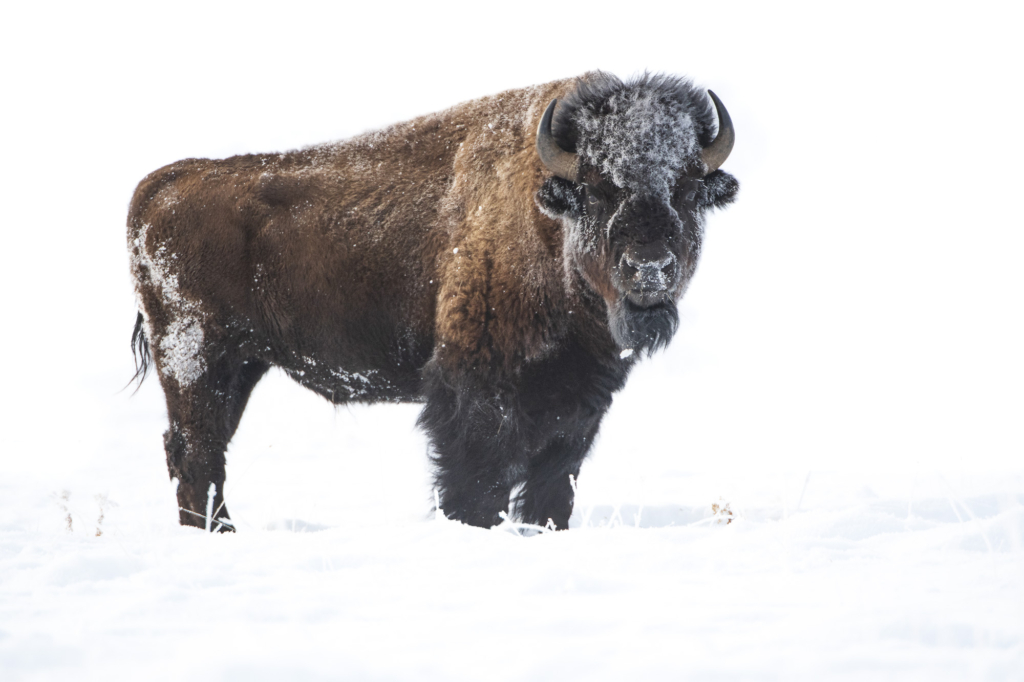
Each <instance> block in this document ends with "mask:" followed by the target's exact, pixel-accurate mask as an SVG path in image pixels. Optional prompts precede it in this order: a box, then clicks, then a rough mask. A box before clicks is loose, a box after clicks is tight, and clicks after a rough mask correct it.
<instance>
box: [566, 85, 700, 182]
mask: <svg viewBox="0 0 1024 682" xmlns="http://www.w3.org/2000/svg"><path fill="white" fill-rule="evenodd" d="M572 120H573V123H574V124H575V127H576V130H577V131H578V135H579V137H578V140H577V143H576V151H577V152H578V153H579V154H580V156H581V157H582V159H583V160H584V161H585V162H587V163H589V164H590V165H592V166H594V167H596V168H597V169H598V170H599V171H600V172H601V174H602V175H603V176H604V177H606V178H608V179H609V180H611V181H612V182H613V183H615V185H617V186H618V187H622V188H627V189H631V190H633V191H635V192H651V193H655V194H659V195H660V194H667V192H668V190H669V188H671V187H672V185H673V183H674V182H675V178H676V177H678V176H679V174H680V173H681V172H682V171H683V169H684V168H685V167H686V166H688V165H690V164H693V163H694V159H695V158H699V154H700V143H699V141H698V139H697V131H696V129H695V127H694V121H693V118H692V116H691V115H690V112H689V110H688V107H687V103H686V102H684V101H680V100H679V99H678V98H677V97H676V96H673V95H672V94H671V93H670V92H668V91H666V90H665V89H664V88H663V87H661V84H660V83H659V82H657V81H655V82H653V83H652V82H641V83H638V84H636V85H633V86H627V87H623V88H621V89H619V90H618V91H617V92H614V93H613V94H612V95H611V96H610V97H608V98H607V100H605V102H604V103H603V106H602V107H601V110H600V111H593V110H591V109H589V108H585V107H584V108H580V109H577V110H576V111H575V112H574V114H573V118H572Z"/></svg>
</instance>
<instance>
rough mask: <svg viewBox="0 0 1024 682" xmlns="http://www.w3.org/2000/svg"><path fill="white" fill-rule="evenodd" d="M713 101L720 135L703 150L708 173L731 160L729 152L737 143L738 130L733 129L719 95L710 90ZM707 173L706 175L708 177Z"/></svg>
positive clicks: (702, 153) (702, 155)
mask: <svg viewBox="0 0 1024 682" xmlns="http://www.w3.org/2000/svg"><path fill="white" fill-rule="evenodd" d="M708 94H709V95H711V101H713V102H714V103H715V110H716V111H717V112H718V135H716V136H715V139H714V140H713V141H712V142H711V144H709V145H708V146H707V147H704V149H703V150H701V153H700V157H701V159H703V160H704V165H706V166H707V167H708V171H707V172H708V173H711V172H713V171H716V170H718V169H719V168H720V167H721V165H722V164H723V163H725V160H726V159H728V158H729V152H731V151H732V146H733V144H734V143H735V142H736V129H735V128H733V127H732V119H731V118H729V112H728V111H727V110H726V108H725V105H724V104H722V100H720V99H718V95H716V94H715V93H713V92H712V91H710V90H708ZM706 174H707V173H705V175H706Z"/></svg>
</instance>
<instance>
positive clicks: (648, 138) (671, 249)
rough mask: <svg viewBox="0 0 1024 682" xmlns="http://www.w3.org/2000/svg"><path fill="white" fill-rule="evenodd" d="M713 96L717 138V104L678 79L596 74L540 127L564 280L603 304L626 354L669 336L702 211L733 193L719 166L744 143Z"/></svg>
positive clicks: (697, 243)
mask: <svg viewBox="0 0 1024 682" xmlns="http://www.w3.org/2000/svg"><path fill="white" fill-rule="evenodd" d="M708 94H709V95H710V97H711V100H712V101H713V103H714V107H715V109H716V110H717V112H718V121H719V125H718V133H717V135H716V136H713V124H714V113H713V112H712V107H711V104H712V102H711V101H709V100H708V98H707V97H706V96H705V95H704V93H703V92H701V91H700V90H697V89H696V88H695V87H694V86H693V84H692V83H690V82H689V81H687V80H683V79H679V78H674V77H669V76H646V75H645V76H643V77H641V78H639V79H636V80H634V81H631V82H623V81H621V80H619V79H618V78H616V77H614V76H611V75H608V74H603V73H599V74H597V75H596V76H593V77H590V78H589V79H587V80H585V81H581V82H580V83H579V84H578V85H577V87H576V89H575V90H574V91H573V92H572V93H571V94H570V95H569V96H568V97H566V98H565V100H564V101H563V102H562V103H561V105H560V106H558V111H557V114H555V109H556V102H557V101H552V102H551V104H550V105H549V106H548V108H547V111H546V112H545V113H544V116H543V118H542V119H541V122H540V126H539V128H538V131H537V153H538V155H539V156H540V159H541V161H542V162H543V163H544V165H545V167H547V169H548V170H550V171H551V172H552V173H554V177H552V178H549V179H548V180H546V181H545V182H544V184H543V186H542V187H541V189H540V190H539V191H538V192H537V197H536V199H537V204H538V206H539V207H540V209H541V210H542V211H543V212H544V213H545V214H547V215H548V216H550V217H552V218H555V219H557V220H559V221H561V223H562V225H563V228H564V236H565V240H564V247H563V254H564V259H565V267H566V274H567V276H568V277H569V278H570V280H572V281H576V280H577V275H578V276H580V277H582V280H583V281H584V282H585V283H586V285H587V286H589V287H590V288H591V289H593V290H594V291H596V292H597V293H599V294H600V295H601V296H602V298H604V300H605V303H606V304H607V307H608V322H609V328H610V330H611V333H612V336H613V338H614V339H615V342H616V343H617V344H618V345H619V346H620V347H621V348H622V349H632V350H636V351H647V352H648V353H650V352H653V351H654V350H656V349H657V348H659V347H661V346H663V345H665V344H666V343H668V341H669V340H670V339H671V337H672V335H673V334H674V332H675V329H676V326H677V324H678V319H679V318H678V313H677V312H676V303H677V301H678V300H679V299H680V298H681V297H682V295H683V293H684V292H685V291H686V288H687V286H688V285H689V282H690V279H691V277H693V273H694V271H695V270H696V267H697V260H698V258H699V256H700V249H701V240H702V237H703V232H704V216H705V213H706V212H707V210H708V209H709V208H712V207H717V206H723V205H725V204H728V203H729V202H731V201H732V200H733V199H734V198H735V196H736V191H737V189H738V187H739V185H738V183H737V182H736V179H735V178H734V177H733V176H731V175H729V174H728V173H725V172H724V171H721V170H718V167H719V166H720V165H721V164H722V163H723V162H724V161H725V159H726V157H727V156H728V155H729V152H730V150H731V149H732V145H733V141H734V139H735V133H734V131H733V127H732V121H731V119H730V118H729V114H728V112H727V111H726V109H725V106H724V105H723V104H722V102H721V100H719V99H718V97H716V96H715V94H714V93H711V92H710V91H709V93H708ZM552 123H553V124H554V125H552Z"/></svg>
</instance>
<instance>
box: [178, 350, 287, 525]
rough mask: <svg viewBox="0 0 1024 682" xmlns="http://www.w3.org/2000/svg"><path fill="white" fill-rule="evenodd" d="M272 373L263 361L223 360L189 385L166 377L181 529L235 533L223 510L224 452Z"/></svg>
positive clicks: (213, 363)
mask: <svg viewBox="0 0 1024 682" xmlns="http://www.w3.org/2000/svg"><path fill="white" fill-rule="evenodd" d="M268 369H269V365H268V364H267V363H266V362H264V361H262V360H256V359H250V360H244V361H243V360H239V359H237V358H236V357H233V356H231V355H223V356H221V357H219V358H217V359H216V360H213V361H211V362H210V363H209V364H208V365H207V370H206V371H205V372H204V373H203V375H202V376H200V377H198V378H197V379H196V380H194V381H193V382H192V383H189V384H187V385H182V384H181V383H179V382H178V381H177V380H176V379H175V378H174V377H173V376H165V375H164V374H163V373H161V379H162V380H163V384H164V393H165V394H166V397H167V415H168V418H169V421H170V426H169V428H168V429H167V432H166V433H165V434H164V450H165V452H166V454H167V469H168V473H169V474H170V476H171V478H176V479H177V480H178V491H177V497H178V520H179V522H180V523H181V525H183V526H195V527H198V528H208V529H209V530H212V531H218V532H229V531H233V530H234V526H233V525H232V524H231V523H230V515H229V514H228V511H227V508H226V507H225V505H224V482H225V478H226V475H225V465H226V460H225V456H224V453H225V451H226V450H227V446H228V443H229V442H230V441H231V438H232V436H234V434H235V431H236V430H237V429H238V424H239V421H240V420H241V418H242V413H243V411H244V410H245V406H246V404H247V403H248V401H249V396H250V395H251V394H252V390H253V389H254V388H255V387H256V384H257V383H258V382H259V380H260V379H261V378H262V377H263V375H264V374H265V373H266V372H267V370H268Z"/></svg>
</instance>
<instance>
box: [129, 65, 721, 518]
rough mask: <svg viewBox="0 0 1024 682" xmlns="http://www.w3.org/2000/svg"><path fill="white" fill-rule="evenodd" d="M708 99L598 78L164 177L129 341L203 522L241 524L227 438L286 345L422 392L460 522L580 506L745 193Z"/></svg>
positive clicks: (335, 371) (354, 386)
mask: <svg viewBox="0 0 1024 682" xmlns="http://www.w3.org/2000/svg"><path fill="white" fill-rule="evenodd" d="M711 97H712V99H709V98H708V97H707V96H706V95H705V94H704V92H702V91H700V90H698V89H696V88H695V87H694V86H693V85H692V84H691V83H690V82H689V81H686V80H683V79H678V78H672V77H665V76H644V77H641V78H639V79H636V80H633V81H630V82H623V81H621V80H619V79H617V78H615V77H614V76H610V75H607V74H603V73H600V72H597V73H590V74H586V75H585V76H583V77H581V78H578V79H569V80H563V81H557V82H554V83H548V84H546V85H540V86H535V87H532V88H525V89H521V90H511V91H508V92H504V93H501V94H499V95H495V96H493V97H486V98H483V99H479V100H475V101H472V102H466V103H464V104H461V105H458V106H456V107H453V108H452V109H449V110H447V111H443V112H440V113H437V114H432V115H429V116H424V117H421V118H419V119H416V120H414V121H410V122H408V123H403V124H398V125H394V126H391V127H390V128H387V129H385V130H383V131H379V132H375V133H368V134H366V135H363V136H360V137H357V138H354V139H351V140H347V141H343V142H338V143H333V144H327V145H319V146H315V147H311V148H308V149H303V150H298V151H293V152H287V153H284V154H264V155H249V156H238V157H232V158H230V159H224V160H219V161H217V160H208V159H188V160H184V161H180V162H178V163H175V164H171V165H170V166H167V167H165V168H162V169H160V170H158V171H156V172H154V173H152V174H151V175H150V176H148V177H147V178H146V179H144V180H143V181H142V182H141V183H140V184H139V187H138V188H137V190H136V192H135V195H134V197H133V199H132V204H131V208H130V210H129V216H128V245H129V252H130V255H131V269H132V276H133V279H134V282H135V289H136V293H137V295H138V298H139V304H140V308H141V313H140V315H139V317H138V319H137V322H136V325H135V331H134V333H133V335H132V350H133V352H135V353H137V354H138V355H139V356H141V357H140V358H139V364H138V366H137V372H136V377H137V378H138V379H139V380H140V381H141V380H142V379H143V378H144V377H145V374H146V370H147V368H148V367H149V366H150V364H152V365H153V366H155V367H156V368H157V370H158V373H159V378H160V382H161V385H162V387H163V390H164V394H165V397H166V399H167V411H168V419H169V427H168V430H167V432H166V433H165V435H164V446H165V447H164V449H165V453H166V457H167V466H168V471H169V473H170V475H171V477H172V478H175V479H177V480H178V489H177V496H178V505H179V509H180V512H179V521H180V523H182V524H183V525H190V526H198V527H207V528H210V529H211V530H215V531H230V530H233V526H232V525H231V523H230V520H229V519H230V516H229V515H228V513H227V508H226V506H225V504H224V497H223V489H224V482H225V457H224V453H225V450H226V448H227V446H228V443H229V442H230V440H231V438H232V436H233V435H234V432H235V430H236V429H237V427H238V424H239V421H240V420H241V417H242V413H243V412H244V410H245V406H246V403H247V401H248V399H249V395H250V394H251V392H252V390H253V388H254V387H255V386H256V384H257V383H258V382H259V380H260V379H261V378H262V377H263V376H264V374H265V373H266V372H267V370H268V369H269V368H270V367H272V366H276V367H280V368H281V369H283V370H284V371H285V372H287V373H288V375H289V376H291V377H292V378H293V379H295V380H296V381H297V382H299V383H301V384H302V385H304V386H306V387H307V388H309V389H311V390H313V391H315V392H317V393H319V394H320V395H322V396H324V397H325V398H327V399H328V400H330V401H331V402H333V403H335V404H345V403H349V402H365V403H374V402H423V403H425V405H424V408H423V411H422V413H421V415H420V418H419V424H420V426H422V427H423V428H424V429H425V431H426V432H427V435H428V437H429V440H430V444H431V448H432V458H433V462H434V465H435V468H436V487H437V491H438V494H439V497H440V506H441V508H442V509H443V511H444V513H445V514H446V515H447V516H449V517H450V518H454V519H457V520H460V521H463V522H465V523H469V524H473V525H477V526H484V527H488V526H491V525H494V524H496V523H498V522H499V520H500V516H501V514H502V512H506V511H509V509H510V504H511V505H512V511H513V513H514V515H517V516H518V517H519V518H520V519H521V520H523V521H525V522H528V523H534V524H540V525H545V524H547V523H549V522H550V523H553V524H554V526H555V527H556V528H566V527H568V523H569V517H570V515H571V514H572V508H573V494H574V490H573V486H572V485H571V483H570V480H571V479H570V477H576V476H578V475H579V471H580V465H581V463H582V461H583V459H584V458H585V457H586V455H587V452H588V451H589V450H590V448H591V446H592V445H593V442H594V438H595V437H596V435H597V432H598V428H599V426H600V423H601V419H602V417H603V415H604V414H605V413H606V412H607V410H608V408H609V406H610V405H611V402H612V396H613V394H614V393H615V392H616V391H618V390H620V389H621V388H622V387H623V385H624V383H625V380H626V377H627V375H628V373H629V370H630V368H631V367H632V366H633V364H634V363H635V362H636V361H637V359H638V358H639V357H640V356H641V355H643V354H644V353H646V354H650V353H652V352H654V351H655V350H657V349H659V348H662V347H664V346H665V345H666V344H667V343H668V342H669V340H670V339H671V338H672V336H673V334H674V333H675V331H676V328H677V326H678V313H677V310H676V303H677V302H678V300H679V299H680V298H681V297H682V295H683V293H684V292H685V290H686V287H687V285H688V284H689V281H690V278H691V277H692V275H693V273H694V270H695V268H696V264H697V260H698V257H699V254H700V244H701V238H702V235H703V228H704V219H705V215H706V213H707V212H708V210H709V209H712V208H715V207H720V206H724V205H726V204H728V203H729V202H731V201H732V200H733V198H734V197H735V195H736V191H737V183H736V180H735V178H733V177H732V176H731V175H729V174H728V173H725V172H724V171H721V170H718V166H719V165H721V163H722V162H723V161H724V160H725V158H726V157H727V156H728V153H729V150H730V149H731V146H732V140H733V138H734V133H733V130H732V124H731V121H730V119H729V117H728V113H727V112H726V111H725V108H724V106H723V105H722V104H721V102H720V101H719V100H717V98H714V96H713V95H712V96H711ZM556 100H557V101H559V102H560V104H557V105H556ZM713 107H714V108H713ZM716 111H717V118H718V120H719V126H718V127H719V130H718V132H717V133H716V132H715V118H716ZM517 487H518V490H519V492H518V493H517V495H516V497H515V499H514V500H510V495H511V494H512V491H513V490H514V489H516V488H517ZM211 517H212V518H211Z"/></svg>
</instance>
